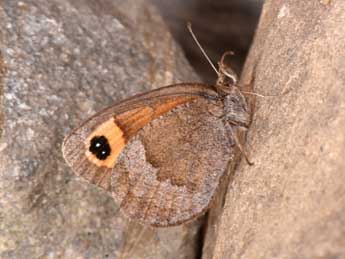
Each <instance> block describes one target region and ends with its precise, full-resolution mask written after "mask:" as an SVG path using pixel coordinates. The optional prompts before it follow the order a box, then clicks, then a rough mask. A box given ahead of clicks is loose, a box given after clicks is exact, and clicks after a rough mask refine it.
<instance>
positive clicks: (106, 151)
mask: <svg viewBox="0 0 345 259" xmlns="http://www.w3.org/2000/svg"><path fill="white" fill-rule="evenodd" d="M89 151H90V152H91V153H92V154H94V155H95V156H96V157H97V158H98V159H99V160H105V159H107V157H108V156H109V155H110V152H111V148H110V145H109V142H108V140H107V138H106V137H104V136H96V137H93V138H92V139H91V141H90V147H89Z"/></svg>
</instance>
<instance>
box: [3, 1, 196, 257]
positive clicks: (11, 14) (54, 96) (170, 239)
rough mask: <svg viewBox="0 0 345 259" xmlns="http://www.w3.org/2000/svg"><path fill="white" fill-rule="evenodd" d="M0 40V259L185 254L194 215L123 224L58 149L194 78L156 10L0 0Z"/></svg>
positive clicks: (191, 249) (137, 4) (141, 5)
mask: <svg viewBox="0 0 345 259" xmlns="http://www.w3.org/2000/svg"><path fill="white" fill-rule="evenodd" d="M153 28H154V29H153ZM0 39H1V40H0V50H1V55H0V71H1V73H0V98H1V99H0V105H1V106H0V114H1V115H0V134H1V139H0V207H1V210H0V231H1V235H0V257H1V258H193V257H194V256H195V251H196V250H197V248H196V246H197V243H196V239H197V238H198V235H197V234H198V227H199V222H195V223H192V224H189V225H185V226H180V227H174V228H169V229H160V230H155V229H151V228H146V227H142V226H140V225H138V224H136V223H133V222H129V221H128V220H127V219H126V218H124V217H123V216H122V215H121V213H120V212H119V210H118V207H117V205H116V204H115V203H114V202H113V200H112V198H111V197H110V196H109V195H108V194H106V193H105V192H104V191H102V190H100V189H98V188H95V187H93V186H91V185H88V184H86V183H84V182H82V181H80V180H79V179H77V177H75V176H74V174H73V173H72V171H71V170H70V169H69V168H68V167H67V165H66V164H65V163H64V161H63V159H62V154H61V151H60V149H61V142H62V140H63V136H64V134H65V133H67V132H68V131H69V130H70V129H71V128H73V127H75V126H77V125H78V123H80V122H81V121H82V120H83V119H85V118H87V117H89V116H90V115H92V114H93V113H94V112H95V111H98V110H100V109H101V108H103V107H105V106H107V105H109V104H111V103H113V102H114V101H118V100H121V99H123V98H125V97H128V96H130V95H133V94H135V93H138V92H142V91H144V90H149V89H152V88H156V87H159V86H163V85H167V84H171V83H176V82H182V81H198V78H197V77H196V75H195V74H194V72H193V71H192V69H191V68H190V66H189V65H188V64H187V62H186V60H185V58H184V56H183V55H182V54H181V51H180V49H179V48H178V47H177V46H176V45H175V44H174V42H173V40H172V38H171V36H170V34H169V33H168V32H167V30H166V28H165V26H164V25H163V22H162V21H161V19H160V17H159V15H157V12H156V11H155V10H154V9H153V8H152V7H151V6H150V5H149V4H148V3H147V2H145V1H134V0H133V1H117V0H116V1H110V0H101V1H91V0H89V1H88V0H79V1H73V0H70V1H68V0H62V1H58V0H52V1H43V0H35V1H33V0H31V1H30V0H27V1H10V0H8V1H1V2H0Z"/></svg>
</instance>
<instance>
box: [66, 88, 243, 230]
mask: <svg viewBox="0 0 345 259" xmlns="http://www.w3.org/2000/svg"><path fill="white" fill-rule="evenodd" d="M248 125H249V112H248V107H247V104H246V101H245V99H244V97H243V96H242V94H241V93H240V91H239V90H238V89H237V88H236V87H233V88H230V90H229V91H228V92H227V93H225V94H224V93H222V94H221V93H220V92H219V91H217V88H215V87H212V86H208V85H204V84H195V83H192V84H177V85H172V86H167V87H163V88H160V89H157V90H153V91H151V92H148V93H144V94H140V95H137V96H134V97H132V98H129V99H127V100H125V101H122V102H120V103H118V104H116V105H114V106H111V107H109V108H107V109H105V110H103V111H101V112H99V113H97V114H96V115H94V116H93V117H91V118H90V119H88V120H87V121H85V122H84V123H83V124H82V125H81V126H79V127H78V128H77V129H75V130H74V131H72V133H71V134H70V135H68V136H67V137H66V138H65V140H64V143H63V154H64V157H65V159H66V161H67V163H68V164H69V165H70V166H71V167H72V168H73V170H74V172H75V173H76V174H77V175H80V176H81V177H82V178H84V179H86V180H87V181H89V182H91V183H93V184H96V185H98V186H101V187H102V188H104V189H105V190H107V191H109V192H110V193H111V194H112V196H113V198H114V199H115V200H116V201H117V202H118V203H119V205H120V207H121V209H122V211H123V212H124V213H125V214H126V215H127V216H129V217H130V218H132V219H136V220H138V221H140V222H142V223H145V224H150V225H154V226H161V227H164V226H172V225H177V224H181V223H183V222H186V221H188V220H190V219H192V218H194V217H196V216H198V215H200V214H202V213H203V212H204V211H205V210H206V209H207V208H208V206H209V204H210V202H211V200H212V197H213V196H214V194H215V191H216V189H217V186H218V185H219V182H220V180H221V178H222V176H223V174H224V173H225V172H226V167H227V164H228V161H229V158H231V157H232V156H233V155H234V148H235V145H234V140H233V139H232V138H231V134H230V135H229V127H230V128H231V129H232V130H236V129H237V128H246V127H248Z"/></svg>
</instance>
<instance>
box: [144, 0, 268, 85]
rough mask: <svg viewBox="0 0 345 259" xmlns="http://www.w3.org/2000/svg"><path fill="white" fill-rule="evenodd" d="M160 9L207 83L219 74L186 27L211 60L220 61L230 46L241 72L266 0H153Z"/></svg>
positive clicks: (234, 65) (235, 66)
mask: <svg viewBox="0 0 345 259" xmlns="http://www.w3.org/2000/svg"><path fill="white" fill-rule="evenodd" d="M151 1H152V2H153V3H154V4H155V6H156V7H157V8H158V9H159V11H160V13H161V15H162V17H163V18H164V20H165V22H166V23H167V25H168V26H169V29H170V30H171V32H172V34H173V36H174V38H175V40H176V41H177V42H178V43H179V44H180V45H181V47H182V48H183V50H184V52H185V54H186V57H187V58H188V60H189V62H190V63H191V65H192V66H193V67H194V68H195V70H196V72H197V73H198V74H199V75H200V77H201V79H203V80H204V82H205V83H209V84H213V83H214V82H215V80H216V74H215V72H214V71H213V70H212V68H211V66H210V65H209V64H208V63H207V61H206V59H205V58H204V57H203V56H202V54H201V52H200V50H199V48H198V47H197V46H196V44H195V43H194V41H193V40H192V38H191V36H190V34H189V32H188V31H187V29H186V24H187V21H190V22H192V24H193V31H194V33H195V34H196V35H197V37H198V39H199V41H200V42H201V44H202V45H203V47H204V48H205V50H206V52H207V53H208V55H209V56H210V58H211V60H212V61H213V62H214V63H215V64H217V62H218V61H219V59H220V57H221V55H222V54H223V53H224V52H225V51H228V50H232V51H234V52H235V56H233V57H231V58H229V59H228V60H227V61H228V63H229V65H230V66H231V67H232V68H233V69H234V71H236V72H237V73H238V74H240V72H241V69H242V66H243V63H244V61H245V58H246V55H247V53H248V50H249V48H250V45H251V42H252V39H253V36H254V32H255V28H256V25H257V22H258V19H259V16H260V12H261V9H262V3H263V0H227V1H226V0H217V1H215V0H175V1H160V0H151Z"/></svg>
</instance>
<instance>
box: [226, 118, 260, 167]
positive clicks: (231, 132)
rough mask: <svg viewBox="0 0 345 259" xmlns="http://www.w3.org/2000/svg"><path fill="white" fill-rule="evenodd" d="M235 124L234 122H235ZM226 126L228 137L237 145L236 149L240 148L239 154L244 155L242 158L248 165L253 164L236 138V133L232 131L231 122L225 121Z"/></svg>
mask: <svg viewBox="0 0 345 259" xmlns="http://www.w3.org/2000/svg"><path fill="white" fill-rule="evenodd" d="M235 125H236V124H235ZM227 128H228V132H229V135H230V136H229V137H230V139H232V140H234V142H235V145H236V146H237V147H238V149H239V150H240V152H241V154H242V155H243V156H244V158H245V159H246V162H247V164H248V165H254V163H253V162H251V161H250V159H249V156H248V155H247V152H246V151H245V149H244V148H243V146H242V144H241V142H240V141H239V139H238V138H237V134H236V133H235V132H234V130H233V128H232V125H231V122H229V121H228V123H227Z"/></svg>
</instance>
